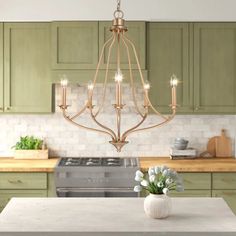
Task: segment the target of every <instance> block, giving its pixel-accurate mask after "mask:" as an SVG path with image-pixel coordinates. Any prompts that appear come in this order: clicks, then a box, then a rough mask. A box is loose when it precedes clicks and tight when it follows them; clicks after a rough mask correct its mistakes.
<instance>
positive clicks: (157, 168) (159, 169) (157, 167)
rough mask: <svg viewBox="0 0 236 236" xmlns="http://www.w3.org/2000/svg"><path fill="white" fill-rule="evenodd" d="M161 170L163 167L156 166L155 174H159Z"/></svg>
mask: <svg viewBox="0 0 236 236" xmlns="http://www.w3.org/2000/svg"><path fill="white" fill-rule="evenodd" d="M160 172H161V168H160V167H159V166H155V174H159V173H160Z"/></svg>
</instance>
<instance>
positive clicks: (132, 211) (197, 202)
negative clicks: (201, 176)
mask: <svg viewBox="0 0 236 236" xmlns="http://www.w3.org/2000/svg"><path fill="white" fill-rule="evenodd" d="M172 203H173V211H172V214H171V216H170V217H169V218H166V219H161V220H155V219H151V218H148V217H147V216H146V215H145V213H144V211H143V199H142V198H48V199H47V198H27V199H26V198H13V199H12V200H11V201H10V202H9V203H8V205H7V206H6V208H5V209H4V210H3V212H2V213H1V215H0V235H1V236H14V235H17V236H23V235H32V236H33V235H40V236H41V235H44V236H47V235H57V236H59V235H63V236H67V235H68V236H70V235H76V236H80V235H86V236H90V235H98V236H102V235H111V236H113V235H114V236H116V235H152V236H154V235H165V236H169V235H171V236H173V235H175V236H184V235H188V236H191V235H194V236H196V235H204V236H208V235H214V236H215V235H216V236H217V235H224V236H233V235H234V236H235V235H236V216H235V215H234V214H233V213H232V211H231V210H230V208H229V207H228V206H227V204H226V203H225V202H224V200H223V199H221V198H176V199H172Z"/></svg>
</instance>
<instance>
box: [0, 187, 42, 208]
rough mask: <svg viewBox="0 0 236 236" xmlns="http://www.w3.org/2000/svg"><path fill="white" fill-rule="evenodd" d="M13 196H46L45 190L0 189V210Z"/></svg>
mask: <svg viewBox="0 0 236 236" xmlns="http://www.w3.org/2000/svg"><path fill="white" fill-rule="evenodd" d="M13 197H47V190H0V212H1V211H2V210H3V208H4V207H5V206H6V205H7V203H8V202H9V201H10V200H11V198H13Z"/></svg>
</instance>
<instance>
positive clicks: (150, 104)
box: [124, 35, 168, 120]
mask: <svg viewBox="0 0 236 236" xmlns="http://www.w3.org/2000/svg"><path fill="white" fill-rule="evenodd" d="M124 38H125V39H126V40H127V41H128V42H129V43H130V45H131V47H132V49H133V52H134V56H135V59H136V63H137V66H138V71H139V74H140V77H141V82H142V84H143V86H144V84H145V82H144V78H143V75H142V72H141V66H140V63H139V60H138V55H137V51H136V48H135V46H134V44H133V43H132V42H131V40H129V39H128V38H127V37H126V36H125V35H124ZM144 96H145V97H146V99H147V101H148V103H149V106H150V107H151V109H152V110H153V111H154V112H155V113H156V114H157V115H158V116H160V117H161V118H163V119H164V120H168V117H166V116H164V115H162V114H161V113H160V112H158V111H157V110H156V109H155V108H154V107H153V105H152V103H151V101H150V99H149V97H148V95H147V94H144Z"/></svg>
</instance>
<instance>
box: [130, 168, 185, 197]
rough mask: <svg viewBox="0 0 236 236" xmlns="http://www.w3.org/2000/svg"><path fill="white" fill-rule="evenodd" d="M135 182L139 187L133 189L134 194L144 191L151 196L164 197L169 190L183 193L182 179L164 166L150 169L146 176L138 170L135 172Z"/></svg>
mask: <svg viewBox="0 0 236 236" xmlns="http://www.w3.org/2000/svg"><path fill="white" fill-rule="evenodd" d="M135 180H136V181H137V182H140V184H139V185H136V186H135V187H134V191H135V192H140V191H142V189H145V190H147V191H148V192H149V193H151V194H165V195H166V194H168V192H169V191H171V190H176V191H177V192H182V191H184V187H183V183H182V179H181V178H180V177H179V176H178V174H177V172H176V171H174V170H171V169H169V168H168V167H166V166H154V167H150V168H149V170H148V174H147V175H146V176H145V175H144V173H143V172H141V171H140V170H138V171H136V175H135Z"/></svg>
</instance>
